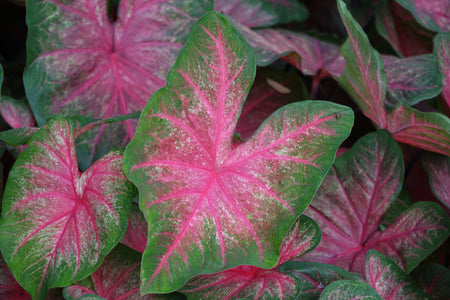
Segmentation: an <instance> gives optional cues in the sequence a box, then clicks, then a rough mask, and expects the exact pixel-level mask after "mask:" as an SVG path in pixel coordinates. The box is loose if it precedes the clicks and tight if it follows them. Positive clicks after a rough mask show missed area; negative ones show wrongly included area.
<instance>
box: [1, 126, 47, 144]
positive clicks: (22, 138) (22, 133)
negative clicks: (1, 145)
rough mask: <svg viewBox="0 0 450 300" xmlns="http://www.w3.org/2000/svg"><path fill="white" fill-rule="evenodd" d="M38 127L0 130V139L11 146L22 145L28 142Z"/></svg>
mask: <svg viewBox="0 0 450 300" xmlns="http://www.w3.org/2000/svg"><path fill="white" fill-rule="evenodd" d="M38 130H39V128H37V127H22V128H16V129H9V130H5V131H1V132H0V140H2V141H4V142H6V143H8V144H9V145H11V146H22V145H26V144H28V141H29V140H30V139H31V137H32V136H33V134H35V133H36V132H37V131H38Z"/></svg>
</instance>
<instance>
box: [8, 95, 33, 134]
mask: <svg viewBox="0 0 450 300" xmlns="http://www.w3.org/2000/svg"><path fill="white" fill-rule="evenodd" d="M0 113H1V115H2V117H3V119H5V121H6V122H7V123H8V125H9V126H11V127H12V128H21V127H32V126H34V125H35V121H34V117H33V113H32V112H31V109H30V106H29V105H28V102H27V100H26V99H13V98H11V97H8V96H2V97H1V101H0Z"/></svg>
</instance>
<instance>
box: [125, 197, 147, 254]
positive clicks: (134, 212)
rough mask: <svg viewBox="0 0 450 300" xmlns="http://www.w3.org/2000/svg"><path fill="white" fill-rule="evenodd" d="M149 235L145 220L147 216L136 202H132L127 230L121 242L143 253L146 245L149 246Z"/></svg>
mask: <svg viewBox="0 0 450 300" xmlns="http://www.w3.org/2000/svg"><path fill="white" fill-rule="evenodd" d="M147 235H148V227H147V221H145V217H144V215H143V214H142V212H141V211H140V210H139V207H138V206H137V205H136V204H132V205H131V210H130V217H129V219H128V227H127V231H126V232H125V235H124V236H123V238H122V240H121V241H120V242H121V243H122V244H124V245H127V246H128V247H130V248H131V249H134V250H136V251H139V252H141V253H143V252H144V250H145V246H147Z"/></svg>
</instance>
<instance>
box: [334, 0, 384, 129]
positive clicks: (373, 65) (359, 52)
mask: <svg viewBox="0 0 450 300" xmlns="http://www.w3.org/2000/svg"><path fill="white" fill-rule="evenodd" d="M337 4H338V9H339V13H340V15H341V18H342V21H343V23H344V26H345V28H346V29H347V33H348V38H347V40H346V41H345V43H344V45H343V46H342V47H341V53H342V56H343V57H344V58H345V61H346V66H345V70H344V73H342V75H341V76H340V77H339V84H340V85H341V86H342V87H343V88H344V89H345V90H346V91H347V93H349V94H350V96H352V98H353V100H354V101H355V102H356V104H357V105H358V106H359V108H360V109H361V110H362V112H363V113H364V115H366V116H367V117H368V118H369V119H371V120H372V121H374V122H375V123H376V124H377V126H378V127H379V128H386V127H387V120H386V112H385V108H384V102H385V97H386V74H385V73H384V67H383V61H382V59H381V56H380V54H379V53H378V52H377V51H376V50H375V49H374V48H372V46H371V45H370V42H369V39H368V38H367V36H366V34H365V33H364V31H363V29H362V28H361V26H360V25H359V24H358V23H357V22H356V21H355V20H354V19H353V17H352V16H351V14H350V12H349V11H348V10H347V7H346V5H345V3H344V1H343V0H338V2H337Z"/></svg>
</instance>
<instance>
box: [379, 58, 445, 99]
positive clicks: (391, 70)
mask: <svg viewBox="0 0 450 300" xmlns="http://www.w3.org/2000/svg"><path fill="white" fill-rule="evenodd" d="M383 62H384V66H385V71H386V78H387V95H386V105H389V106H391V107H396V106H398V105H399V104H405V105H409V106H412V105H415V104H417V103H418V102H420V101H421V100H425V99H430V98H433V97H436V96H437V95H439V94H440V93H441V88H442V77H441V75H440V74H439V69H438V66H437V61H436V57H435V56H434V55H432V54H426V55H418V56H414V57H409V58H396V57H394V56H384V57H383Z"/></svg>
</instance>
